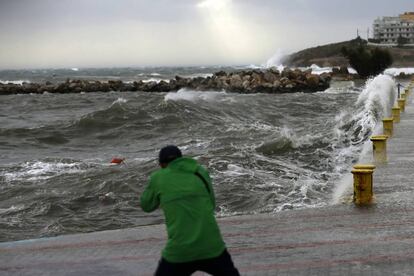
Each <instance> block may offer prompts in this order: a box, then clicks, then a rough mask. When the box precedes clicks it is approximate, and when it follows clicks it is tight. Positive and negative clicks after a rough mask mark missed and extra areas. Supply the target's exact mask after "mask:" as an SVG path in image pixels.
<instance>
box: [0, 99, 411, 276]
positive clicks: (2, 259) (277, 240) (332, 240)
mask: <svg viewBox="0 0 414 276" xmlns="http://www.w3.org/2000/svg"><path fill="white" fill-rule="evenodd" d="M412 97H413V96H411V98H412ZM411 98H409V101H408V105H407V108H406V112H405V113H403V114H402V115H401V123H399V124H396V125H395V132H394V137H393V138H392V139H391V140H389V141H388V163H387V164H385V165H381V166H377V169H376V170H375V173H374V192H375V195H376V203H375V204H373V205H372V206H370V207H364V208H361V207H355V206H354V205H353V204H339V205H334V206H328V207H324V208H315V209H306V210H294V211H287V212H282V213H278V214H274V215H254V216H240V217H230V218H223V219H220V220H219V223H220V227H221V230H222V233H223V236H224V238H225V241H226V243H227V246H228V248H229V251H230V252H231V254H232V256H233V259H234V262H235V264H236V266H237V267H238V268H239V270H240V272H241V274H242V275H414V204H413V203H414V135H412V134H413V133H414V106H413V104H412V99H411ZM164 228H165V226H164V225H154V226H145V227H138V228H134V229H124V230H116V231H105V232H97V233H90V234H79V235H68V236H61V237H56V238H47V239H38V240H26V241H18V242H7V243H0V275H100V276H104V275H152V274H153V272H154V270H155V268H156V265H157V262H158V259H159V256H160V251H161V249H162V247H163V245H164V244H165V240H166V236H165V229H164ZM197 275H203V274H202V273H199V274H197Z"/></svg>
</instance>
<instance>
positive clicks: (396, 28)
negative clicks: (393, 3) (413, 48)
mask: <svg viewBox="0 0 414 276" xmlns="http://www.w3.org/2000/svg"><path fill="white" fill-rule="evenodd" d="M373 29H374V39H375V40H378V41H379V42H380V43H381V44H389V45H397V44H398V38H399V37H403V38H405V42H406V44H414V12H406V13H404V14H401V15H399V16H384V17H380V18H377V19H376V20H375V21H374V28H373Z"/></svg>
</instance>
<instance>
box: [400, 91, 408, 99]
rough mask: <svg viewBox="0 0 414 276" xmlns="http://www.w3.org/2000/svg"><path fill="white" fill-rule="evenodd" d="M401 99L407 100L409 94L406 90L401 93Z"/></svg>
mask: <svg viewBox="0 0 414 276" xmlns="http://www.w3.org/2000/svg"><path fill="white" fill-rule="evenodd" d="M401 99H404V100H407V94H406V93H405V92H404V93H401Z"/></svg>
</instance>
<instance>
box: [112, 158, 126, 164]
mask: <svg viewBox="0 0 414 276" xmlns="http://www.w3.org/2000/svg"><path fill="white" fill-rule="evenodd" d="M124 160H125V158H112V160H111V164H117V165H120V164H122V163H123V162H124Z"/></svg>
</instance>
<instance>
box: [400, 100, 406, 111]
mask: <svg viewBox="0 0 414 276" xmlns="http://www.w3.org/2000/svg"><path fill="white" fill-rule="evenodd" d="M398 107H399V108H400V109H401V112H404V111H405V99H398Z"/></svg>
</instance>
